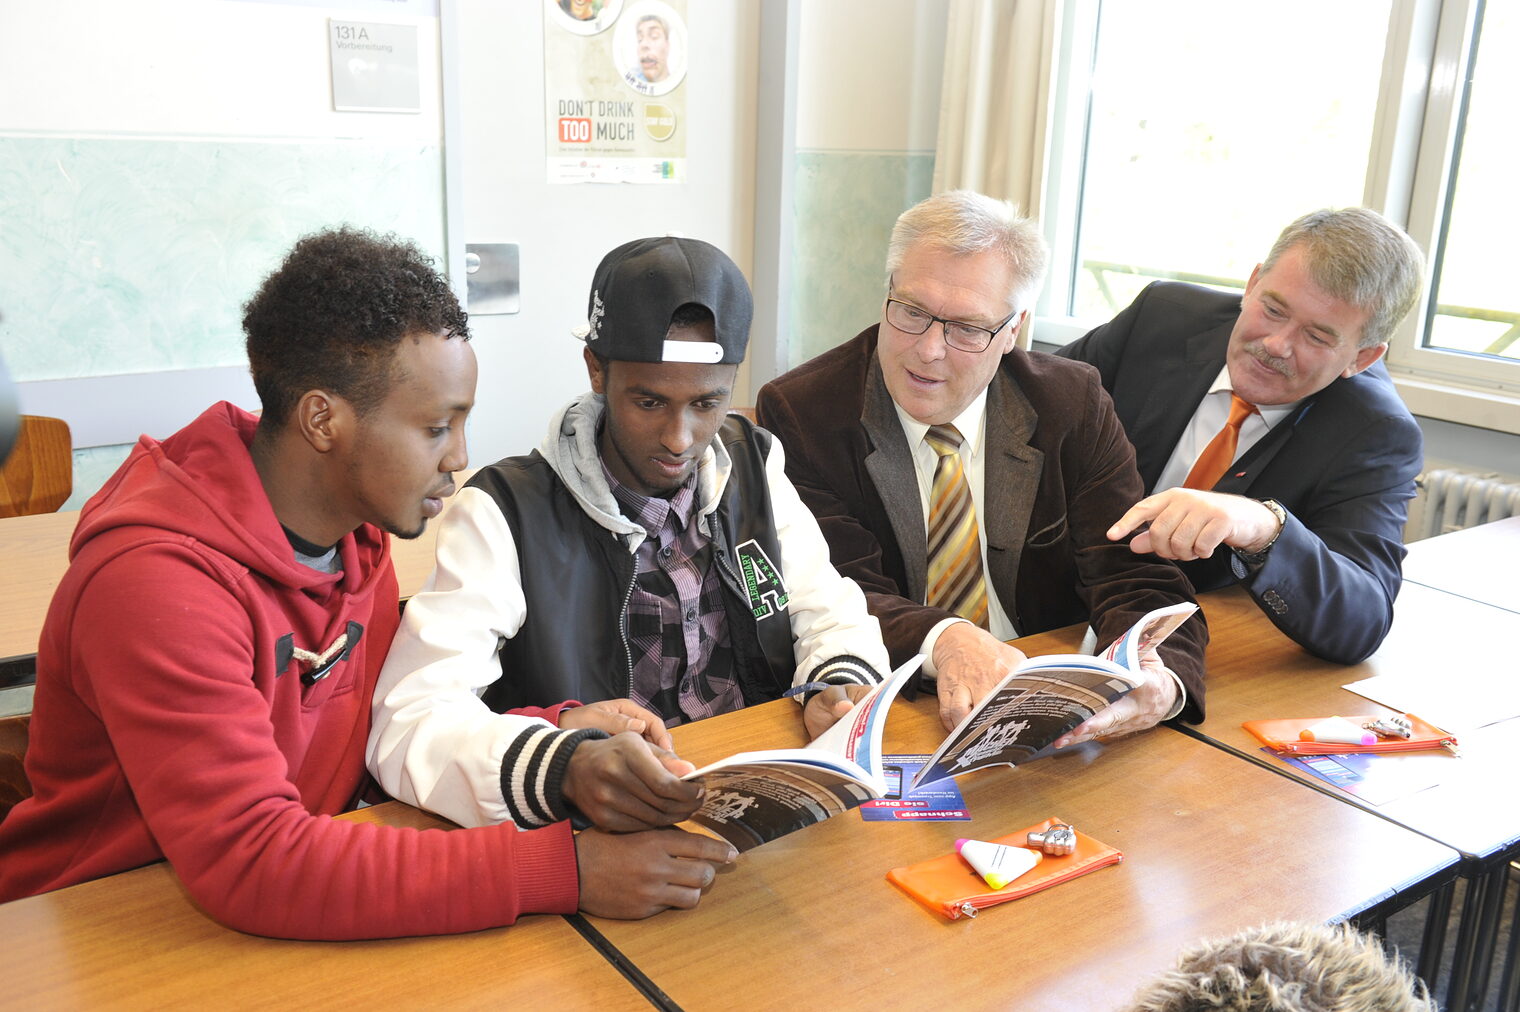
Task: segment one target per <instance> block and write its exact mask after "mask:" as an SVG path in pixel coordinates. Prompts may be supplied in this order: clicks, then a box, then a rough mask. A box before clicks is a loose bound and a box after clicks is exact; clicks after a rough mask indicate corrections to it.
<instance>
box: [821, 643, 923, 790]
mask: <svg viewBox="0 0 1520 1012" xmlns="http://www.w3.org/2000/svg"><path fill="white" fill-rule="evenodd" d="M922 663H924V655H923V654H916V655H914V656H913V657H910V658H909V659H908V660H907V661H906V662H905V663H904V664H903V665H902V666H901V667H900V668H898V669H897V670H896V671H894V672H892V673H891V674H890V675H888V676H887V678H886V680H885V681H883V682H882V683H881V684H880V685H878V686H876V688H874V689H872V690H871V693H870V695H868V696H866V697H865V698H864V699H862V700H861V701H860V702H858V703H856V704H855V708H854V709H853V710H851V711H850V712H849V713H847V714H845V715H844V716H843V717H840V718H839V719H838V720H837V721H835V722H834V726H833V727H831V728H829V729H828V730H827V731H825V732H823V733H822V734H820V735H819V736H818V737H817V738H814V739H813V741H812V742H811V743H810V744H809V745H808V748H810V749H820V750H823V751H828V752H832V753H834V754H835V755H838V756H843V757H844V758H846V759H849V760H850V761H851V762H853V763H855V764H856V765H857V766H859V767H860V768H861V769H863V770H865V771H866V772H867V773H869V774H870V775H871V776H872V777H874V778H875V783H876V788H877V793H878V794H885V793H886V790H887V786H886V783H885V782H884V781H882V780H881V775H882V771H881V732H882V728H884V727H886V724H887V711H889V710H890V709H891V708H892V700H894V699H896V698H897V694H898V692H900V691H901V690H902V687H903V685H904V684H905V683H906V682H907V681H908V679H909V678H911V677H912V676H913V673H914V672H915V671H917V670H918V666H919V665H920V664H922Z"/></svg>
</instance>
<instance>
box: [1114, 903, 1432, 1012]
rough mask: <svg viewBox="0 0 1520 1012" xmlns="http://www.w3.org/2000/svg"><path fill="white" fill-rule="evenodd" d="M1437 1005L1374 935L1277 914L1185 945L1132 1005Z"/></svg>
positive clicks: (1359, 1008) (1147, 1009)
mask: <svg viewBox="0 0 1520 1012" xmlns="http://www.w3.org/2000/svg"><path fill="white" fill-rule="evenodd" d="M1327 1009H1334V1010H1335V1012H1439V1010H1438V1009H1437V1006H1436V1003H1435V1002H1434V1001H1432V1000H1431V997H1430V994H1429V992H1428V991H1426V989H1425V985H1424V984H1423V983H1422V982H1421V981H1420V980H1419V979H1418V978H1417V977H1415V976H1414V974H1412V973H1410V972H1409V970H1408V969H1406V968H1405V967H1404V966H1403V965H1402V964H1400V963H1399V962H1398V960H1397V959H1396V958H1393V959H1390V958H1389V957H1388V956H1386V955H1384V953H1383V948H1382V946H1381V945H1380V944H1378V942H1377V940H1376V939H1373V938H1369V937H1367V936H1365V935H1360V934H1358V933H1357V932H1355V931H1353V930H1352V929H1351V928H1349V927H1347V926H1346V925H1344V924H1342V925H1339V926H1337V927H1333V928H1330V927H1326V926H1324V925H1322V924H1294V923H1285V922H1279V923H1275V924H1263V925H1261V926H1260V927H1257V928H1251V929H1248V930H1246V931H1242V932H1240V933H1239V934H1237V935H1233V936H1231V937H1229V938H1223V939H1217V940H1215V941H1211V942H1204V943H1202V944H1200V945H1197V946H1194V947H1192V948H1190V949H1187V950H1185V951H1184V952H1183V953H1182V956H1181V957H1180V958H1179V959H1178V962H1177V968H1176V969H1174V970H1169V971H1167V972H1166V973H1164V974H1162V975H1161V976H1159V977H1157V978H1156V979H1155V980H1154V981H1152V982H1151V983H1149V984H1147V985H1145V986H1144V987H1143V988H1142V989H1141V990H1140V993H1139V994H1137V995H1136V996H1135V999H1134V1003H1133V1004H1132V1005H1130V1006H1129V1007H1128V1010H1127V1012H1203V1010H1208V1012H1324V1010H1327Z"/></svg>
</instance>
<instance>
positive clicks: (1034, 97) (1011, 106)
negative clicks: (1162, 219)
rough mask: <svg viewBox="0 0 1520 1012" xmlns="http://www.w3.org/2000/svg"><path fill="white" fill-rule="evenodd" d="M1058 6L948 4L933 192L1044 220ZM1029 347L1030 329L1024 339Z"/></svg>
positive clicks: (1047, 2)
mask: <svg viewBox="0 0 1520 1012" xmlns="http://www.w3.org/2000/svg"><path fill="white" fill-rule="evenodd" d="M1060 6H1061V0H951V3H950V12H949V27H948V32H947V37H946V41H945V78H944V84H943V86H942V88H941V89H940V107H939V138H938V141H937V143H936V147H935V152H934V192H935V193H939V192H941V191H944V190H956V189H968V190H977V191H979V192H981V193H985V194H987V195H988V196H992V197H998V198H1000V199H1003V200H1011V201H1013V202H1014V203H1016V204H1017V205H1018V206H1019V208H1020V209H1021V210H1022V211H1023V212H1024V213H1025V214H1027V215H1029V216H1030V217H1033V218H1035V219H1037V220H1038V219H1040V218H1042V217H1043V215H1044V212H1045V199H1044V197H1045V185H1044V183H1045V178H1044V175H1045V160H1046V147H1047V135H1048V131H1049V126H1050V118H1051V103H1052V101H1053V96H1054V83H1053V82H1054V78H1055V61H1056V40H1057V37H1058V32H1059V27H1060V25H1059V21H1060ZM1019 343H1020V345H1021V346H1022V347H1025V348H1027V347H1029V323H1028V320H1027V319H1026V321H1025V325H1024V329H1023V331H1022V332H1021V333H1020V335H1019Z"/></svg>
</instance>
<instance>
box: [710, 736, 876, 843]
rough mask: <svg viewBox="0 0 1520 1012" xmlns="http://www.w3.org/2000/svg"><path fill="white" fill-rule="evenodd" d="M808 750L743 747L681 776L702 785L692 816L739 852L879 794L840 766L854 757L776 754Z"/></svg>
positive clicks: (847, 808) (853, 806)
mask: <svg viewBox="0 0 1520 1012" xmlns="http://www.w3.org/2000/svg"><path fill="white" fill-rule="evenodd" d="M806 751H808V750H807V749H778V750H777V751H776V752H772V753H766V752H751V753H742V754H741V755H747V756H749V757H751V758H750V759H749V760H748V761H746V762H739V763H735V762H734V760H724V761H723V762H721V763H717V764H715V765H714V766H709V767H705V768H704V769H701V770H698V771H697V772H696V773H693V774H689V775H688V776H686V777H684V778H683V779H687V780H692V779H700V780H701V782H702V786H703V788H704V789H705V790H706V795H705V796H704V798H703V799H702V807H701V808H699V809H697V811H696V813H695V814H694V815H692V817H691V819H690V821H691V822H694V823H696V824H697V825H699V826H702V827H703V828H705V829H707V830H709V831H710V832H712V833H713V834H714V835H716V836H719V837H721V838H722V839H724V840H727V841H728V842H729V843H731V844H733V845H734V849H735V850H738V851H740V852H743V851H746V850H749V849H750V848H752V847H758V846H760V844H762V843H767V842H769V841H771V840H774V839H776V838H777V837H780V836H785V835H786V834H788V833H791V832H794V831H796V830H799V829H802V828H803V827H805V826H811V825H813V823H815V822H822V821H823V820H824V819H828V818H832V817H833V816H835V815H839V814H841V813H843V812H847V811H849V810H850V809H852V808H855V807H857V806H859V805H860V804H862V803H863V802H866V801H870V800H871V799H872V798H876V797H880V796H881V792H880V791H879V790H877V789H876V788H874V787H872V786H870V785H868V784H866V783H862V782H861V779H860V777H857V776H855V775H853V774H851V773H849V772H847V771H846V770H845V769H844V767H846V766H853V765H854V764H853V763H847V762H845V761H844V760H839V759H835V758H834V757H831V756H828V755H826V754H822V755H820V754H818V753H815V755H814V757H813V759H812V760H811V761H806V762H803V761H787V760H784V759H778V758H776V756H778V755H787V754H796V753H800V752H806ZM739 758H740V756H736V757H734V759H739ZM819 760H823V761H822V762H820V761H819ZM831 764H832V765H833V766H835V767H837V768H831ZM857 772H860V773H863V772H864V771H860V770H858V768H857Z"/></svg>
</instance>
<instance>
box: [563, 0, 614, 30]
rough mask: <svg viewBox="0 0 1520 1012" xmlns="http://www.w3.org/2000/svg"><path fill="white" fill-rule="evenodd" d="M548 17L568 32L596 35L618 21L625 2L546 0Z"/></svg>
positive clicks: (608, 0) (606, 0)
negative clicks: (619, 12)
mask: <svg viewBox="0 0 1520 1012" xmlns="http://www.w3.org/2000/svg"><path fill="white" fill-rule="evenodd" d="M544 3H545V6H546V7H547V8H548V13H547V15H546V16H547V17H548V18H550V19H551V20H553V21H554V22H555V23H556V24H558V25H559V26H560V27H561V28H563V29H565V30H566V31H570V32H574V33H575V34H577V35H595V34H597V33H598V32H603V31H606V30H607V29H608V28H610V27H611V26H612V23H613V22H614V21H616V20H617V16H618V11H620V10H621V9H622V7H623V0H544Z"/></svg>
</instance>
